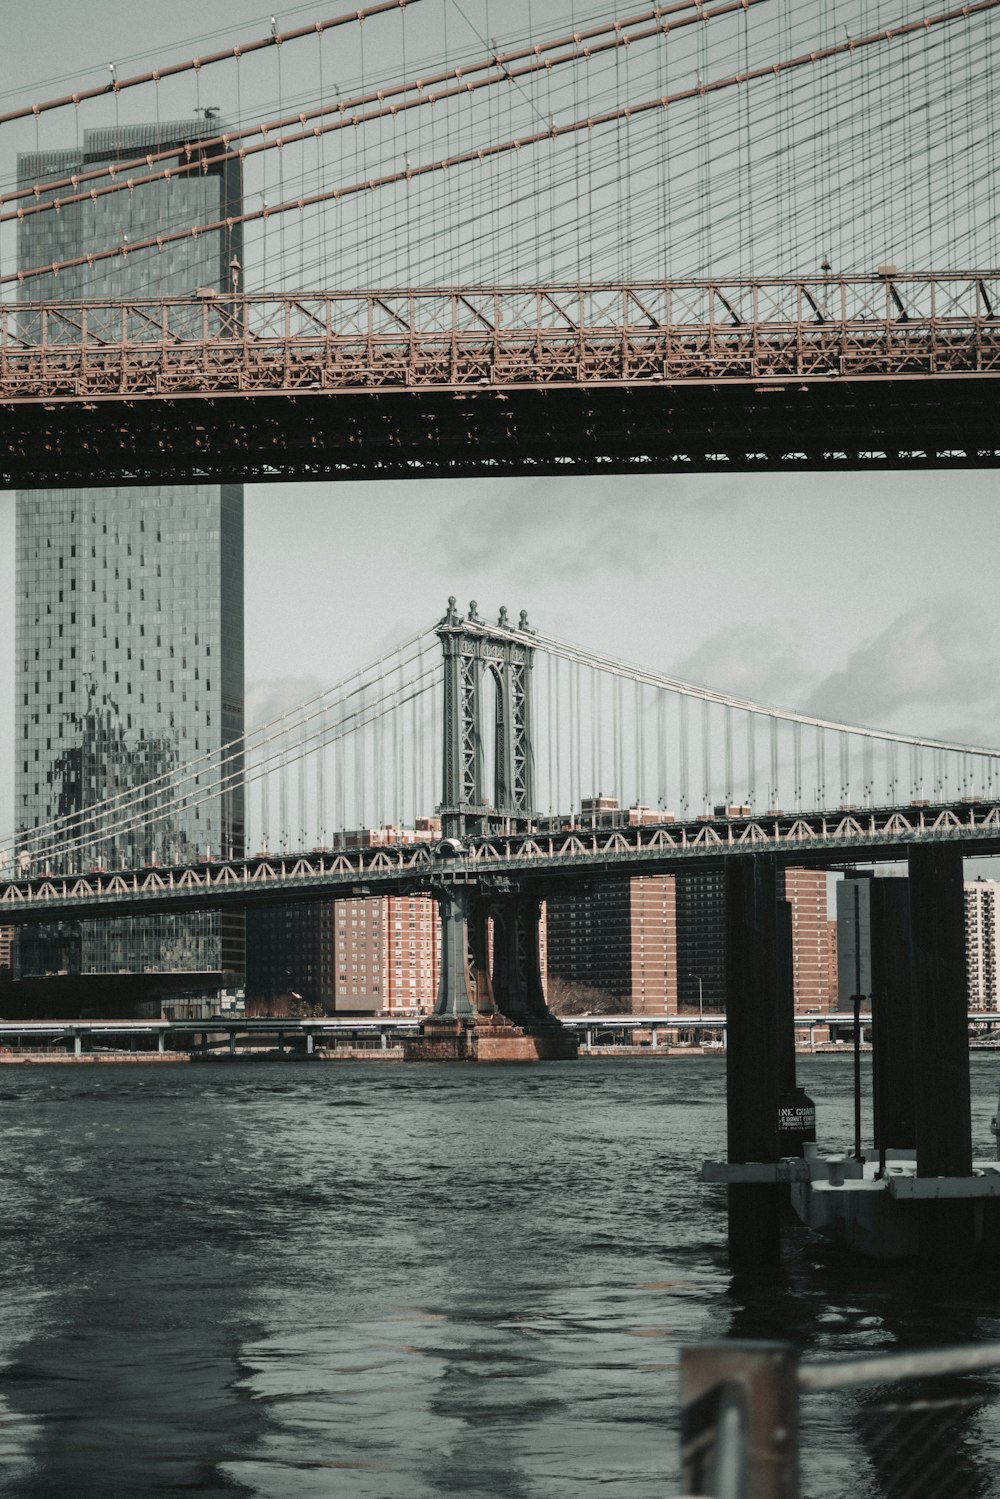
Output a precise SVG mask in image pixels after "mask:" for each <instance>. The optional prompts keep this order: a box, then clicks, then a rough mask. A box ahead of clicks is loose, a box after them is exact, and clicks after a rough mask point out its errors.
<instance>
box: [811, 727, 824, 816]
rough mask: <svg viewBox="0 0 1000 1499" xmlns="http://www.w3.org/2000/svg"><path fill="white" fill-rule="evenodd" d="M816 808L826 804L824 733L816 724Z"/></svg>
mask: <svg viewBox="0 0 1000 1499" xmlns="http://www.w3.org/2000/svg"><path fill="white" fill-rule="evenodd" d="M813 805H814V807H816V808H817V809H818V808H820V807H825V806H826V735H825V734H824V732H823V730H822V729H821V728H820V726H819V725H818V724H817V725H816V800H815V802H814V803H813Z"/></svg>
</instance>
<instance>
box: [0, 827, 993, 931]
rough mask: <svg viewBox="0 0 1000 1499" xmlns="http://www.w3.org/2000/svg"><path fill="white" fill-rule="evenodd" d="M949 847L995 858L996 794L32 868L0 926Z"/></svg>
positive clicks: (14, 883) (826, 863)
mask: <svg viewBox="0 0 1000 1499" xmlns="http://www.w3.org/2000/svg"><path fill="white" fill-rule="evenodd" d="M928 842H935V843H940V842H947V843H959V844H961V845H962V847H963V849H964V850H965V851H966V852H967V853H968V854H969V855H978V856H981V855H986V854H996V853H1000V801H984V800H963V801H957V802H943V803H935V804H933V805H928V804H924V803H920V804H916V805H908V806H900V807H881V808H866V809H862V808H853V809H841V810H838V811H836V812H814V813H804V812H803V813H797V812H792V813H772V814H770V815H761V816H759V817H753V816H751V817H726V818H718V817H702V818H697V819H695V820H693V821H688V822H680V823H679V822H671V821H666V822H663V823H660V824H657V825H655V826H646V827H627V826H618V827H613V828H598V829H590V828H580V827H572V828H571V827H560V828H558V829H555V830H550V831H537V832H534V833H530V834H517V835H510V836H503V837H498V836H492V837H489V838H485V837H484V838H478V839H470V840H469V841H468V843H467V844H466V845H465V848H464V851H463V852H461V853H459V854H458V855H455V854H453V853H451V852H450V851H448V848H447V845H427V844H424V845H412V844H411V845H406V846H403V847H399V848H384V847H375V848H362V849H351V850H334V851H328V850H316V851H313V852H310V853H302V854H285V855H274V854H272V855H266V854H259V855H257V856H255V857H253V858H247V859H240V860H205V861H202V862H201V863H198V864H191V865H185V866H175V867H173V868H152V867H145V868H143V869H140V870H121V871H118V872H112V871H91V872H89V873H84V874H72V873H70V874H62V873H57V872H41V873H39V874H36V875H34V876H33V877H30V878H24V879H14V880H10V881H8V882H7V883H5V884H0V922H3V923H9V924H12V925H22V924H29V923H38V922H44V921H65V920H87V919H98V918H101V917H107V916H109V915H115V916H129V915H139V914H143V915H145V914H152V913H154V912H157V911H185V910H194V909H205V908H206V907H207V908H209V909H218V908H222V907H227V906H228V907H232V906H237V907H242V908H248V907H251V906H255V905H260V904H277V903H282V902H287V901H309V900H336V899H338V898H339V899H344V898H346V897H349V896H357V895H369V894H370V895H383V894H384V895H391V894H400V893H415V892H419V891H426V892H429V893H433V892H434V890H435V889H441V888H442V887H443V886H445V885H448V884H454V883H469V882H479V883H480V884H482V885H483V886H485V887H486V888H487V889H489V888H490V887H492V888H494V889H495V890H496V891H497V892H498V893H501V892H503V891H505V890H509V889H510V888H511V887H512V886H514V887H517V888H523V889H528V888H530V889H534V890H537V891H538V892H539V893H540V894H544V892H545V891H547V890H551V889H553V888H554V887H557V886H558V885H559V884H560V883H563V882H565V881H579V880H581V879H584V880H591V879H595V878H608V877H612V876H615V875H618V876H628V875H643V874H646V875H649V874H664V873H680V872H682V871H684V870H691V869H696V868H697V869H706V868H721V867H722V866H723V865H724V863H725V861H726V860H727V859H729V858H732V857H738V856H739V855H740V854H747V853H752V852H757V853H766V852H770V853H773V854H775V856H776V857H778V858H779V860H780V861H781V862H782V863H783V864H784V865H786V866H789V867H803V866H806V867H808V866H812V867H820V868H824V867H825V868H829V867H836V866H841V865H853V864H868V863H885V862H895V861H900V860H904V859H905V858H906V855H907V851H908V850H909V849H910V848H912V847H913V846H914V845H915V844H921V843H928Z"/></svg>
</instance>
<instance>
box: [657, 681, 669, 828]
mask: <svg viewBox="0 0 1000 1499" xmlns="http://www.w3.org/2000/svg"><path fill="white" fill-rule="evenodd" d="M667 795H668V793H667V694H666V693H665V692H664V690H663V688H662V687H658V688H657V690H656V805H657V806H658V807H659V808H660V809H661V810H662V809H664V808H665V807H666V805H667Z"/></svg>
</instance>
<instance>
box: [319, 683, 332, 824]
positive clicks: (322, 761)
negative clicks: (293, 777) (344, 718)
mask: <svg viewBox="0 0 1000 1499" xmlns="http://www.w3.org/2000/svg"><path fill="white" fill-rule="evenodd" d="M327 711H328V709H327V704H326V702H325V701H324V703H323V711H322V713H321V714H320V720H319V749H318V750H317V752H316V843H317V846H318V847H319V848H326V846H327V843H326V762H327V760H328V759H329V755H330V752H329V748H328V746H327V742H326V715H327Z"/></svg>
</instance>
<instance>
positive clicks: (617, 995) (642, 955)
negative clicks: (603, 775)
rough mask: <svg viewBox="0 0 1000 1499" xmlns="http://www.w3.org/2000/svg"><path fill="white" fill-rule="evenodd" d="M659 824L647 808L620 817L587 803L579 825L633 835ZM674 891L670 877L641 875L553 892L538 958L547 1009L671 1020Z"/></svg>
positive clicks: (601, 803)
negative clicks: (606, 1010)
mask: <svg viewBox="0 0 1000 1499" xmlns="http://www.w3.org/2000/svg"><path fill="white" fill-rule="evenodd" d="M662 816H663V814H662V813H661V812H659V811H657V810H656V809H654V808H649V807H642V806H635V807H629V808H626V809H622V808H620V807H619V805H618V802H617V801H615V800H614V798H613V797H606V796H604V797H589V798H585V799H584V800H583V802H582V804H581V808H580V818H579V823H580V826H582V827H612V826H614V825H616V824H618V823H622V822H625V823H628V825H629V826H632V827H637V826H643V825H646V824H653V823H657V822H659V821H661V819H662ZM560 821H561V822H565V821H567V819H561V820H560ZM676 890H677V882H676V880H675V878H674V876H673V875H649V876H622V877H621V878H620V879H608V880H601V881H597V882H595V883H594V884H590V885H588V884H583V885H582V887H581V888H579V889H575V890H573V889H571V890H562V891H555V892H553V894H551V895H550V896H549V898H548V900H547V901H546V912H545V916H546V919H545V922H544V923H543V930H544V942H545V951H544V953H543V954H542V959H543V961H542V973H543V975H546V976H547V983H548V985H549V994H550V998H551V1000H552V1002H553V1003H554V1004H556V1006H557V1007H558V1008H564V1007H567V1006H570V1007H574V1008H575V1007H578V1006H580V1007H586V1006H587V1005H588V1004H590V1003H592V1004H593V1005H594V1006H596V1007H603V1006H605V1005H607V1006H609V1007H613V1008H614V1009H618V1010H629V1011H632V1012H633V1013H634V1014H656V1015H662V1014H673V1013H675V1012H676V1010H677V993H678V989H677V902H676Z"/></svg>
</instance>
